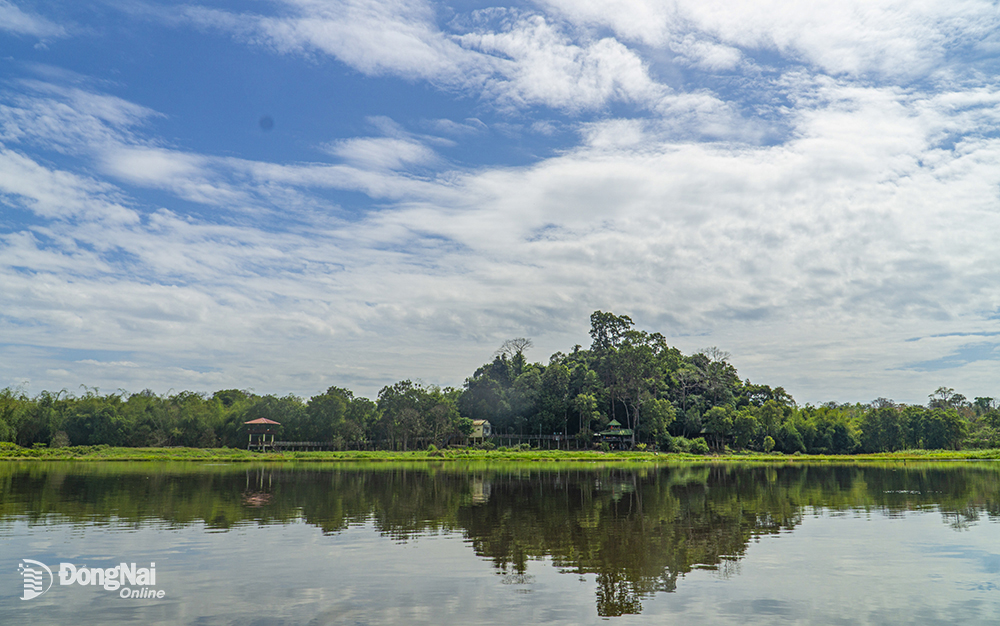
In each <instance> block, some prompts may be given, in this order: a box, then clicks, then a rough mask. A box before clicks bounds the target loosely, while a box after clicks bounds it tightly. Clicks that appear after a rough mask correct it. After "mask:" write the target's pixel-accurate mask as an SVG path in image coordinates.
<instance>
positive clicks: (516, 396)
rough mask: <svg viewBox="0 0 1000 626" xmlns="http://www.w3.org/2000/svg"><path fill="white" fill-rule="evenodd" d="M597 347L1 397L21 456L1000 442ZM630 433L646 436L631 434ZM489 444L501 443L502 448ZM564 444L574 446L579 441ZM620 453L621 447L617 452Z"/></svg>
mask: <svg viewBox="0 0 1000 626" xmlns="http://www.w3.org/2000/svg"><path fill="white" fill-rule="evenodd" d="M590 321H591V329H590V336H591V340H592V342H591V346H590V348H589V349H585V348H583V347H582V346H580V345H577V346H574V347H573V349H572V350H571V351H569V352H566V353H563V352H557V353H555V354H553V355H552V356H551V357H550V358H549V361H548V363H547V364H543V363H531V362H529V361H528V359H527V357H526V352H527V351H528V350H529V349H530V348H531V341H530V340H529V339H525V338H518V339H512V340H508V341H506V342H504V344H503V345H502V346H501V347H500V349H499V350H498V351H497V352H496V353H495V354H494V355H493V359H492V360H491V361H490V362H488V363H486V364H484V365H483V366H482V367H479V368H478V369H477V370H476V371H475V372H474V373H473V374H472V375H471V376H469V377H468V378H467V379H466V380H465V383H464V385H463V386H462V387H461V388H451V387H447V388H440V387H436V386H427V385H422V384H419V383H414V382H412V381H410V380H404V381H400V382H398V383H395V384H393V385H388V386H386V387H383V388H382V390H381V391H379V393H378V397H377V398H376V399H375V400H370V399H368V398H363V397H357V396H355V395H354V394H353V392H351V391H350V390H348V389H343V388H340V387H330V388H329V389H327V390H326V391H325V392H323V393H320V394H317V395H315V396H312V397H310V398H308V399H305V398H300V397H298V396H294V395H287V396H276V395H258V394H255V393H253V392H252V391H248V390H239V389H224V390H220V391H216V392H215V393H213V394H211V395H209V394H206V393H197V392H192V391H182V392H179V393H168V394H156V393H154V392H152V391H150V390H148V389H147V390H144V391H140V392H136V393H128V392H125V391H117V392H113V393H101V392H100V391H99V390H98V389H95V388H84V391H83V392H82V393H79V394H73V393H69V392H67V391H65V390H62V391H58V392H50V391H42V392H41V393H39V394H38V395H36V396H34V397H29V396H28V395H27V394H25V393H24V392H23V391H21V390H19V389H16V388H7V389H4V390H2V391H0V441H10V442H14V443H16V444H18V445H21V446H26V447H30V446H37V445H47V446H66V445H100V444H107V445H114V446H137V447H142V446H154V447H160V446H189V447H218V446H227V447H240V446H245V445H246V443H247V431H246V428H245V426H244V422H247V421H250V420H253V419H257V418H261V417H263V418H268V419H271V420H273V421H276V422H280V423H281V426H280V427H279V431H278V436H279V438H281V439H283V440H286V441H322V442H329V443H330V444H331V447H334V448H337V449H391V450H407V449H414V448H424V447H427V446H428V445H432V444H433V445H438V446H440V445H446V444H448V443H457V442H466V441H467V439H466V438H467V436H468V435H469V434H470V433H471V432H472V428H473V420H479V419H482V420H487V421H489V422H490V424H491V425H492V429H493V432H494V433H495V434H496V435H498V436H499V437H498V438H499V439H501V440H502V439H503V438H506V439H507V440H509V441H513V440H515V439H517V438H523V437H524V436H525V435H559V436H560V439H561V440H562V441H564V442H565V441H568V442H571V443H572V444H573V445H575V446H576V447H582V448H589V447H592V446H595V445H600V444H596V443H595V441H596V440H597V439H599V437H595V435H597V434H598V433H601V432H604V431H606V429H608V427H609V424H612V422H613V421H616V422H617V423H618V424H620V425H621V427H622V428H623V429H625V432H626V433H627V435H626V436H625V437H623V438H619V439H625V440H626V441H625V443H626V444H627V445H628V446H629V447H638V448H641V449H653V448H655V449H659V450H663V451H683V452H701V453H707V452H709V451H725V450H754V451H763V452H771V451H778V452H783V453H786V454H793V453H796V452H800V453H809V454H853V453H858V452H893V451H899V450H905V449H956V450H957V449H961V448H996V447H1000V410H998V403H997V401H996V399H994V398H991V397H977V398H975V399H974V400H972V401H970V400H968V399H967V398H966V397H965V396H963V395H961V394H959V393H956V392H955V391H954V389H951V388H947V387H940V388H939V389H937V390H936V391H935V392H934V393H932V394H930V396H929V398H928V402H927V404H926V405H904V404H897V403H895V402H893V401H891V400H888V399H885V398H878V399H876V400H874V401H872V402H868V403H854V404H838V403H835V402H830V403H826V404H823V405H820V406H813V405H810V404H806V405H804V406H799V405H798V404H797V403H796V402H795V400H794V399H793V398H792V396H791V395H789V394H788V393H787V392H786V391H785V389H784V388H782V387H770V386H768V385H763V384H754V383H751V382H750V380H741V379H740V377H739V375H738V373H737V370H736V368H735V367H734V366H733V365H732V364H731V363H730V362H729V359H730V355H729V354H728V353H726V352H723V351H721V350H719V349H717V348H709V349H706V350H702V351H699V352H697V353H695V354H691V355H684V354H682V353H681V352H680V350H678V349H677V348H674V347H671V346H669V345H668V344H667V341H666V338H665V337H664V336H663V335H661V334H660V333H650V332H647V331H643V330H638V329H636V328H635V325H634V323H633V322H632V320H631V319H630V318H629V317H628V316H625V315H621V316H619V315H615V314H613V313H607V312H603V311H595V312H594V313H593V314H592V315H591V318H590ZM628 431H631V432H630V433H628ZM479 445H483V446H487V447H488V446H490V445H494V444H493V443H492V442H490V441H485V442H481V443H480V444H479ZM564 445H565V444H564ZM605 445H606V444H605Z"/></svg>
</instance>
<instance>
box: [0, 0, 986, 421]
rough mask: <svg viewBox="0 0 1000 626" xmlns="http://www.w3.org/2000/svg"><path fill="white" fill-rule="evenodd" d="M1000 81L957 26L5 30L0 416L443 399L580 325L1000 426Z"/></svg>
mask: <svg viewBox="0 0 1000 626" xmlns="http://www.w3.org/2000/svg"><path fill="white" fill-rule="evenodd" d="M998 72H1000V6H998V4H997V3H996V2H990V1H980V0H949V1H947V2H945V1H943V0H814V1H806V2H794V3H792V2H778V1H773V0H743V1H734V0H655V1H654V0H628V1H625V0H600V1H598V0H535V1H525V2H515V3H513V4H506V5H501V4H497V3H494V2H486V1H479V0H458V1H454V2H451V3H440V2H429V1H423V0H385V1H376V0H342V1H340V0H248V1H246V2H242V3H237V2H218V1H207V2H197V1H195V2H191V3H183V2H158V1H156V0H141V1H133V0H128V1H126V0H106V1H101V0H88V1H80V0H72V1H63V0H52V1H46V2H25V1H23V0H0V215H2V219H0V387H4V386H19V387H20V388H21V389H23V390H25V391H26V392H27V393H29V394H30V395H34V394H36V393H38V392H40V391H42V390H43V389H44V390H58V389H63V388H65V389H67V390H69V391H70V392H73V393H78V392H79V391H80V389H81V387H80V386H81V385H86V386H88V387H97V388H99V389H100V390H101V391H102V392H108V391H113V390H116V389H123V390H127V391H131V392H134V391H139V390H142V389H145V388H150V389H152V390H154V391H156V392H157V393H166V392H168V391H171V390H173V391H180V390H194V391H205V392H212V391H215V390H218V389H224V388H232V387H236V388H241V389H252V390H254V391H256V392H257V393H275V394H281V395H283V394H287V393H293V394H297V395H300V396H303V397H309V396H311V395H315V394H317V393H320V392H322V391H324V390H325V389H326V388H327V387H329V386H332V385H336V386H340V387H347V388H350V389H352V390H354V391H355V393H357V394H359V395H364V396H368V397H374V396H375V395H376V394H377V393H378V390H379V389H380V388H381V387H382V386H383V385H386V384H392V383H394V382H396V381H399V380H403V379H412V380H415V381H419V382H422V383H424V384H428V385H442V386H455V387H459V386H461V384H462V382H463V381H464V379H465V378H466V377H468V376H470V375H471V374H472V373H473V372H474V371H475V369H476V368H477V367H478V366H480V365H482V364H483V363H486V362H488V361H489V360H490V359H491V357H492V355H493V353H494V351H495V350H496V349H497V348H498V347H499V346H500V344H501V343H502V342H503V341H504V340H505V339H510V338H513V337H528V338H531V339H532V341H533V343H534V347H533V348H532V349H531V350H530V351H529V352H528V354H527V356H528V358H529V359H530V360H534V361H540V362H543V363H547V362H548V359H549V356H550V355H551V354H553V353H554V352H556V351H563V352H568V351H571V350H572V349H573V346H574V345H576V344H580V345H582V346H584V347H588V346H589V343H590V338H589V335H588V331H589V317H590V314H591V313H592V312H593V311H595V310H603V311H611V312H614V313H616V314H618V315H628V316H630V317H631V318H632V319H633V320H634V321H635V324H636V326H637V327H638V328H641V329H645V330H649V331H656V332H661V333H663V334H664V335H665V336H666V337H667V340H668V342H669V343H670V344H671V345H673V346H676V347H678V348H679V349H680V350H681V351H682V352H684V353H685V354H689V353H693V352H696V351H698V350H701V349H705V348H708V347H712V346H716V347H718V348H720V349H722V350H724V351H726V352H729V353H730V354H731V359H730V362H731V363H732V364H733V365H734V366H736V368H737V369H738V370H739V373H740V376H741V377H742V378H749V379H750V380H752V381H753V382H756V383H764V384H769V385H772V386H778V385H780V386H783V387H784V388H785V389H786V390H787V391H788V392H789V393H791V394H792V395H793V396H794V397H795V399H796V400H797V401H798V402H799V403H800V404H804V403H821V402H827V401H837V402H856V401H858V402H868V401H871V400H873V399H874V398H876V397H887V398H891V399H894V400H896V401H897V402H913V403H924V402H926V400H927V396H928V394H930V393H932V392H933V391H934V390H935V389H937V388H938V387H940V386H947V387H953V388H954V389H955V390H956V391H957V392H959V393H963V394H965V395H966V396H968V397H969V398H973V397H976V396H1000V381H998V377H997V373H998V365H1000V348H998V346H1000V243H998V242H997V237H998V234H1000V81H998V78H997V77H998Z"/></svg>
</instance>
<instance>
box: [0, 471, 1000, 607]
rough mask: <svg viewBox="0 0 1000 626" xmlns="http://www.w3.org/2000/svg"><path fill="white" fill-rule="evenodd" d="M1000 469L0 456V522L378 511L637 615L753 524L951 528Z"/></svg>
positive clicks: (983, 509) (993, 512) (390, 525)
mask: <svg viewBox="0 0 1000 626" xmlns="http://www.w3.org/2000/svg"><path fill="white" fill-rule="evenodd" d="M998 479H1000V473H998V470H997V469H994V468H992V467H991V466H988V465H981V464H980V465H976V464H926V465H914V464H912V463H911V464H908V465H904V464H886V465H877V466H876V465H871V466H859V465H851V466H832V465H811V466H810V465H805V466H803V465H786V466H780V467H779V466H736V465H701V466H692V465H684V466H665V467H642V468H640V469H635V468H624V467H600V468H571V469H566V468H562V467H549V468H539V467H537V466H529V465H523V464H521V465H518V464H510V465H493V466H486V465H479V466H474V465H473V466H464V465H458V464H440V465H437V466H429V465H414V466H388V467H387V466H378V467H363V466H346V467H345V466H343V465H338V466H336V467H330V466H317V465H309V466H304V467H292V466H277V465H271V466H255V467H251V468H247V467H244V466H204V465H195V464H153V463H150V464H128V465H127V466H126V465H122V464H97V463H83V464H74V463H5V464H0V520H7V519H12V518H15V517H16V518H19V519H27V520H29V521H30V523H33V524H47V523H63V522H65V521H73V522H81V521H82V522H91V523H105V522H108V521H119V522H127V523H129V524H132V525H142V524H167V525H169V526H182V525H190V524H196V523H200V524H204V525H205V526H206V527H208V528H211V529H230V528H233V527H237V526H240V525H245V524H259V525H272V524H285V523H290V522H294V521H304V522H306V523H308V524H312V525H314V526H316V527H317V528H320V529H322V531H323V532H325V533H337V532H340V531H342V530H344V529H346V528H348V527H350V526H356V525H364V524H371V525H373V526H374V528H375V529H377V531H378V532H380V533H382V534H383V535H385V536H387V537H391V538H393V539H395V540H398V541H406V540H409V539H413V538H416V537H419V536H421V535H425V534H428V533H440V532H450V533H460V534H461V535H462V536H464V537H465V538H466V539H467V541H468V542H469V543H470V545H471V547H472V549H473V550H474V551H475V553H476V554H477V555H479V556H481V557H483V558H485V559H488V560H490V561H491V562H492V563H493V565H494V567H495V568H496V571H497V573H498V575H499V576H500V577H501V582H503V583H505V584H512V585H522V586H524V587H525V588H526V589H527V588H530V586H531V584H532V580H533V578H532V575H531V574H529V572H528V569H529V562H530V561H531V560H535V559H549V560H550V561H551V562H552V563H553V564H554V565H555V566H556V567H557V568H559V569H560V571H562V572H565V573H571V574H575V575H577V576H581V577H583V576H585V575H588V574H590V575H594V576H595V580H596V584H597V589H596V604H597V613H598V615H600V616H617V615H625V614H635V613H639V612H640V611H641V610H642V601H643V599H644V598H648V597H650V596H652V595H653V594H655V593H657V592H665V593H670V592H673V591H675V590H676V589H677V585H678V582H679V580H680V579H682V578H683V577H684V576H685V575H686V574H687V573H689V572H691V571H692V570H693V569H711V570H715V571H717V572H719V575H720V576H722V577H728V576H732V575H737V574H738V571H739V561H740V559H741V558H742V557H743V556H744V555H745V554H746V550H747V547H748V545H749V544H750V543H751V542H752V541H753V540H754V538H755V537H759V536H761V535H766V534H774V533H778V532H781V531H792V530H794V529H795V528H796V527H797V526H798V525H799V524H800V523H801V521H802V517H803V515H805V514H808V513H810V512H811V511H815V510H828V511H844V512H848V511H859V512H869V511H878V512H882V513H884V514H888V515H897V514H902V513H904V512H906V511H911V510H925V509H933V510H938V511H940V512H941V513H942V514H943V516H944V518H945V521H946V522H947V523H948V524H950V525H951V526H952V527H953V528H956V529H962V528H965V527H967V525H968V524H969V523H971V522H973V521H975V520H977V519H979V518H980V517H982V516H984V515H985V516H989V517H990V518H993V519H995V518H996V517H997V516H998V513H1000V506H998V494H997V490H996V487H995V485H996V484H998Z"/></svg>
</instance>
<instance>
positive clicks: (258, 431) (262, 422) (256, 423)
mask: <svg viewBox="0 0 1000 626" xmlns="http://www.w3.org/2000/svg"><path fill="white" fill-rule="evenodd" d="M243 424H244V425H245V426H247V433H249V437H250V438H249V439H248V440H247V450H249V449H251V448H259V449H261V450H263V449H264V448H266V447H267V446H269V445H271V446H273V445H274V431H275V429H274V428H273V426H281V423H280V422H276V421H274V420H269V419H267V418H266V417H258V418H257V419H255V420H250V421H249V422H243ZM268 435H270V436H271V441H268V440H267V436H268ZM255 437H256V440H254V438H255Z"/></svg>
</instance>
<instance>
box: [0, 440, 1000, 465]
mask: <svg viewBox="0 0 1000 626" xmlns="http://www.w3.org/2000/svg"><path fill="white" fill-rule="evenodd" d="M983 459H992V460H1000V450H998V449H990V450H906V451H903V452H889V453H882V454H854V455H809V454H793V455H786V454H780V453H771V454H764V453H761V452H749V453H733V454H726V455H695V454H665V453H656V452H597V451H590V450H569V451H566V450H468V449H446V450H434V451H426V450H420V451H410V452H389V451H384V450H381V451H343V452H326V451H318V452H266V453H261V452H250V451H248V450H241V449H236V448H114V447H109V446H68V447H64V448H22V447H19V446H16V445H14V444H11V443H0V460H40V461H58V460H73V461H86V460H94V461H199V462H227V463H249V462H255V463H259V462H262V461H275V462H287V461H317V462H338V461H367V462H387V463H392V462H415V461H435V462H442V461H471V460H478V461H491V460H497V461H510V460H517V461H550V462H552V461H585V462H586V461H592V462H608V461H628V462H637V463H658V462H678V461H683V462H695V463H698V462H700V463H704V462H718V461H723V462H725V461H734V462H747V461H751V462H776V463H789V462H806V461H808V462H810V463H823V462H837V463H845V462H846V463H864V462H866V461H906V460H914V461H943V460H983Z"/></svg>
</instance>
